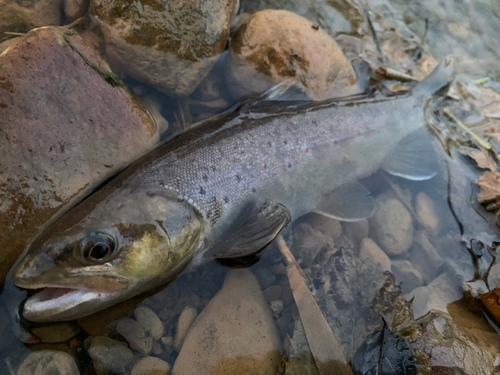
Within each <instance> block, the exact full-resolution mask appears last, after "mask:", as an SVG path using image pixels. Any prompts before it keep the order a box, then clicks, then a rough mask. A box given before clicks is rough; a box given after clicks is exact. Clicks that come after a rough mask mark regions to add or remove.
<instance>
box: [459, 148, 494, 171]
mask: <svg viewBox="0 0 500 375" xmlns="http://www.w3.org/2000/svg"><path fill="white" fill-rule="evenodd" d="M459 151H460V153H462V154H464V155H467V156H468V157H470V158H472V159H474V161H475V162H476V163H477V166H478V167H479V168H481V169H489V170H490V171H496V169H497V165H496V163H495V162H494V161H493V160H492V159H491V158H490V157H489V156H488V155H487V154H486V153H485V152H484V151H482V150H478V149H475V148H466V147H463V148H461V149H460V150H459Z"/></svg>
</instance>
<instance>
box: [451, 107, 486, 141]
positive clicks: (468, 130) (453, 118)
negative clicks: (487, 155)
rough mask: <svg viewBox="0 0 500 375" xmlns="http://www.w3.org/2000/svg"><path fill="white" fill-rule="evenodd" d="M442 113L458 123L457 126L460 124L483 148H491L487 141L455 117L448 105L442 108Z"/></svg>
mask: <svg viewBox="0 0 500 375" xmlns="http://www.w3.org/2000/svg"><path fill="white" fill-rule="evenodd" d="M443 113H444V114H445V115H446V116H448V117H449V118H451V119H452V120H453V121H455V122H456V123H457V124H458V126H460V127H461V128H462V129H463V130H465V131H466V132H467V133H469V134H470V136H471V137H472V138H473V139H474V141H476V142H477V143H478V144H479V145H480V146H481V147H483V148H485V149H486V150H490V149H491V146H490V145H489V144H488V143H486V142H485V141H483V140H482V139H481V138H479V137H478V136H477V135H476V134H474V132H472V130H470V129H469V128H468V127H467V126H465V124H464V123H463V122H462V121H460V120H459V119H458V118H456V117H455V115H454V114H453V113H451V111H450V109H449V108H448V107H446V108H444V109H443Z"/></svg>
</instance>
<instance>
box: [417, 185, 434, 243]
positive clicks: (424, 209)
mask: <svg viewBox="0 0 500 375" xmlns="http://www.w3.org/2000/svg"><path fill="white" fill-rule="evenodd" d="M415 216H416V217H417V220H418V222H419V223H420V224H422V225H423V226H424V228H426V229H428V230H429V231H431V233H437V232H438V231H439V215H438V212H437V208H436V204H435V203H434V202H433V201H432V199H431V198H429V196H428V195H427V194H425V193H424V192H420V193H418V194H417V196H416V197H415Z"/></svg>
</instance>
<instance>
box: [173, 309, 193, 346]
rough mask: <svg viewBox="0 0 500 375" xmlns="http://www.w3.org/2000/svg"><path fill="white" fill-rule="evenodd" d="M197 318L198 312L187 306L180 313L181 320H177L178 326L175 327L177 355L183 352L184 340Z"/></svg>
mask: <svg viewBox="0 0 500 375" xmlns="http://www.w3.org/2000/svg"><path fill="white" fill-rule="evenodd" d="M197 316H198V312H197V311H196V309H195V308H194V307H191V306H186V307H185V308H184V310H182V312H181V313H180V315H179V319H177V325H176V327H175V328H176V329H175V338H174V350H175V351H176V352H177V353H178V352H180V351H181V348H182V344H184V340H185V339H186V336H187V333H188V331H189V327H191V324H193V322H194V320H195V319H196V317H197Z"/></svg>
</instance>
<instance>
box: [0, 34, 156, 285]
mask: <svg viewBox="0 0 500 375" xmlns="http://www.w3.org/2000/svg"><path fill="white" fill-rule="evenodd" d="M84 58H85V59H86V60H85V59H84ZM87 62H88V63H87ZM0 66H1V67H2V69H1V70H2V72H1V75H0V171H1V174H0V202H2V203H1V204H0V248H1V251H0V283H2V282H3V278H4V276H5V275H6V273H7V271H8V269H9V268H10V266H11V265H12V263H13V262H14V260H15V259H16V258H17V256H18V255H19V254H20V253H21V251H22V250H23V249H24V248H25V246H26V243H27V241H28V239H29V238H30V237H31V236H32V235H33V234H35V233H36V231H37V230H38V228H39V227H40V226H41V225H42V224H44V223H45V222H46V221H47V220H48V219H49V218H50V217H51V216H52V215H54V214H55V213H56V212H58V211H59V210H60V209H61V208H62V207H65V205H67V204H68V203H69V202H70V201H71V200H72V199H75V201H77V200H78V199H81V198H82V197H83V196H85V195H87V194H88V193H89V192H91V191H92V190H93V189H94V188H95V187H96V186H97V185H98V184H100V183H101V182H102V181H103V180H105V179H106V178H109V177H110V176H112V175H113V174H114V173H116V172H117V171H118V170H120V169H121V168H123V167H125V166H126V165H128V164H129V163H130V162H132V161H133V160H135V159H137V158H138V157H139V156H140V155H142V154H144V153H145V152H146V151H148V150H150V149H152V148H153V147H154V146H156V145H157V144H158V142H159V136H158V134H157V130H156V126H155V124H154V122H153V121H152V120H151V119H150V118H149V117H148V116H147V115H146V113H145V112H143V111H142V109H141V108H140V107H139V106H137V104H136V103H135V102H134V101H133V100H132V98H131V97H130V94H129V93H128V91H127V90H126V89H124V88H123V87H122V86H121V85H120V81H119V80H115V78H116V77H115V76H114V75H113V74H112V73H111V72H110V71H109V67H108V66H107V64H106V62H105V61H104V60H102V59H101V58H100V57H99V56H98V55H97V53H96V52H95V51H94V50H93V49H92V48H90V47H89V46H88V45H86V44H85V43H84V42H83V41H82V39H81V38H80V37H79V36H77V35H75V34H74V33H73V32H71V31H69V30H67V29H65V28H62V27H45V28H40V29H36V30H33V31H31V32H29V33H28V34H27V35H26V36H24V37H23V38H21V39H20V40H18V41H16V43H15V45H14V46H11V47H10V48H9V49H8V50H7V51H6V52H5V53H4V54H2V55H1V56H0ZM66 207H67V206H66Z"/></svg>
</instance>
